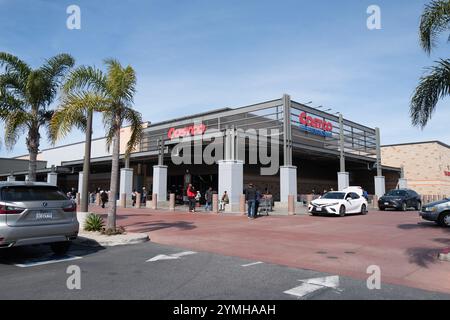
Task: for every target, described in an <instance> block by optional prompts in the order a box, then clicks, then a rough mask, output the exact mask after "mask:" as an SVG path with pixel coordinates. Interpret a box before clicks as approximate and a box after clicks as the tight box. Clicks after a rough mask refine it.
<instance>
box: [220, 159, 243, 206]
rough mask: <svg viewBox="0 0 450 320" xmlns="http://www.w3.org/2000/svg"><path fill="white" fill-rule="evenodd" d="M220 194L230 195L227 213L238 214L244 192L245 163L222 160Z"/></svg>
mask: <svg viewBox="0 0 450 320" xmlns="http://www.w3.org/2000/svg"><path fill="white" fill-rule="evenodd" d="M218 164H219V194H220V195H222V194H223V193H224V192H225V191H227V193H228V198H229V199H230V203H229V204H228V205H227V206H226V211H231V212H237V211H238V210H239V207H240V206H239V202H240V196H241V194H242V191H243V190H244V162H243V161H240V160H220V161H218Z"/></svg>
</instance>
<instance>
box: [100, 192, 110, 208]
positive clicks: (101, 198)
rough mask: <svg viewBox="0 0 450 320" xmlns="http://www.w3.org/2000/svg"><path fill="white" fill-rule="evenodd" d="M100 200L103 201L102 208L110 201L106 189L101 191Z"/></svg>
mask: <svg viewBox="0 0 450 320" xmlns="http://www.w3.org/2000/svg"><path fill="white" fill-rule="evenodd" d="M100 200H101V202H102V208H105V204H106V203H107V202H108V200H109V197H108V193H107V192H106V191H105V190H102V191H100Z"/></svg>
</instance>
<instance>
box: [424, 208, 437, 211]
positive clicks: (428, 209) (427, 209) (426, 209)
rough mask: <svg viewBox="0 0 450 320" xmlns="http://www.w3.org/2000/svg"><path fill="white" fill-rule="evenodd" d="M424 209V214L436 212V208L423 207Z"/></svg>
mask: <svg viewBox="0 0 450 320" xmlns="http://www.w3.org/2000/svg"><path fill="white" fill-rule="evenodd" d="M424 209H425V211H426V212H435V211H436V210H437V208H436V207H425V208H424Z"/></svg>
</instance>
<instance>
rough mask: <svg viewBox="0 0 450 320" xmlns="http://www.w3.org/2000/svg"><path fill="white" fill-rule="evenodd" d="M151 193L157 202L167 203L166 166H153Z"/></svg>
mask: <svg viewBox="0 0 450 320" xmlns="http://www.w3.org/2000/svg"><path fill="white" fill-rule="evenodd" d="M153 193H154V194H157V195H158V196H157V197H158V201H159V202H167V166H164V165H157V166H153Z"/></svg>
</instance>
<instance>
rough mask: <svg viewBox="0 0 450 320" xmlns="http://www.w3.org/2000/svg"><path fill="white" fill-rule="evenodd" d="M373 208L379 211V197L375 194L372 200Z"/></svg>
mask: <svg viewBox="0 0 450 320" xmlns="http://www.w3.org/2000/svg"><path fill="white" fill-rule="evenodd" d="M372 208H374V209H378V197H377V195H376V194H374V195H373V198H372Z"/></svg>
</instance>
